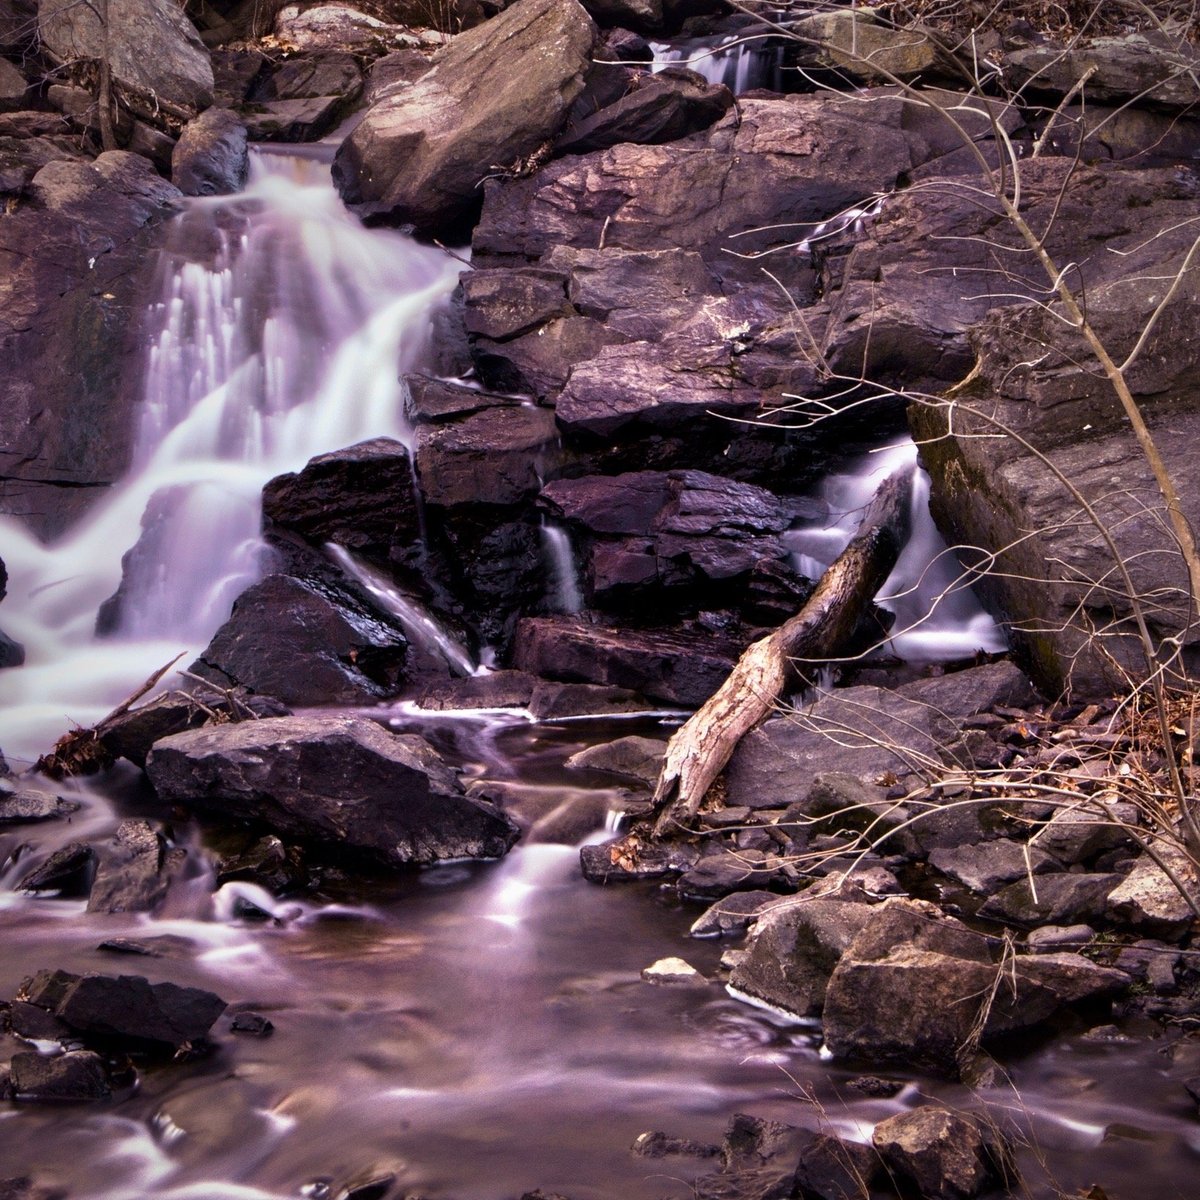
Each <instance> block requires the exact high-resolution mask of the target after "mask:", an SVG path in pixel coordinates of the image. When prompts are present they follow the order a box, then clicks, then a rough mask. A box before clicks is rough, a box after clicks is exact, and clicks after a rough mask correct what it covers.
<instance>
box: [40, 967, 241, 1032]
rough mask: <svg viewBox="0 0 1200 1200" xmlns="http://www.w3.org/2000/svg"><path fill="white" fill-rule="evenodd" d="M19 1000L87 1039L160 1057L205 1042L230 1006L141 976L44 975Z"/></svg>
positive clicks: (212, 996)
mask: <svg viewBox="0 0 1200 1200" xmlns="http://www.w3.org/2000/svg"><path fill="white" fill-rule="evenodd" d="M17 999H18V1000H23V1001H25V1002H27V1003H29V1004H33V1005H35V1006H37V1007H38V1008H44V1009H46V1010H47V1011H49V1012H52V1013H53V1014H54V1015H55V1016H56V1017H58V1018H59V1020H61V1021H63V1022H65V1023H66V1024H67V1025H69V1026H70V1027H71V1028H72V1029H73V1030H75V1031H76V1032H77V1033H80V1034H83V1035H84V1036H85V1037H93V1038H98V1039H103V1040H108V1039H118V1040H120V1041H121V1042H124V1043H128V1044H131V1046H133V1047H154V1048H155V1049H156V1050H157V1051H159V1052H162V1051H163V1050H164V1049H170V1050H177V1049H179V1048H180V1047H182V1046H184V1045H185V1044H187V1043H189V1042H195V1041H199V1040H200V1039H201V1038H203V1037H205V1036H206V1035H207V1033H208V1031H209V1030H210V1029H211V1028H212V1024H213V1022H214V1021H215V1020H216V1019H217V1018H218V1017H219V1016H220V1015H221V1013H223V1012H224V1011H225V1001H224V1000H222V999H221V997H220V996H217V995H215V994H214V993H213V992H208V991H204V990H203V989H202V988H194V987H180V986H179V985H178V984H176V983H154V984H152V983H151V982H150V981H149V980H148V979H146V978H145V977H144V976H141V975H95V974H88V975H73V974H71V973H70V972H69V971H39V972H38V973H37V974H36V975H33V976H31V977H30V978H28V979H26V980H25V981H24V982H23V983H22V984H21V987H20V990H19V991H18V993H17Z"/></svg>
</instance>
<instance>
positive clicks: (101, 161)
mask: <svg viewBox="0 0 1200 1200" xmlns="http://www.w3.org/2000/svg"><path fill="white" fill-rule="evenodd" d="M76 11H78V12H83V11H85V8H84V6H78V7H77V9H76ZM39 115H40V114H39ZM56 157H62V156H61V155H58V156H56ZM179 198H180V193H179V192H178V190H177V189H176V188H174V187H172V186H171V185H170V184H169V183H166V182H165V181H164V180H163V179H161V178H160V177H159V176H158V175H157V174H156V173H155V171H154V169H153V167H151V165H150V164H149V163H148V162H147V161H146V160H145V159H144V158H141V157H139V156H138V155H136V154H130V153H128V152H126V151H111V152H110V153H107V154H102V155H100V157H99V158H97V159H96V160H95V162H93V163H83V162H72V161H54V162H50V163H49V164H48V165H46V166H44V167H42V168H41V169H40V170H39V171H38V172H37V174H36V175H35V176H34V178H33V181H32V184H31V185H30V189H29V194H28V197H27V199H25V200H24V201H23V202H21V203H19V204H17V205H16V207H15V209H14V210H13V211H11V212H9V213H7V214H6V215H5V217H4V222H3V231H2V232H0V307H2V308H3V311H4V313H5V323H4V329H3V331H2V332H0V380H2V382H0V398H2V403H0V445H2V446H3V448H4V456H3V459H2V463H3V468H4V469H3V471H2V472H0V474H3V475H4V476H5V478H4V480H3V481H0V509H2V510H3V511H5V512H11V513H20V514H27V519H28V520H29V522H30V524H31V525H32V526H33V527H34V528H35V529H36V530H37V531H38V533H40V534H42V535H43V536H49V535H51V534H53V533H56V532H58V531H60V530H61V529H62V528H63V527H64V526H65V525H66V524H67V523H68V522H69V521H70V520H71V518H72V517H73V516H75V515H78V513H79V512H81V511H82V510H83V508H84V507H85V506H86V504H87V503H88V500H89V499H90V498H92V497H94V496H95V495H96V494H97V490H98V489H100V488H103V487H104V486H105V485H106V484H108V483H109V482H111V481H112V480H113V479H115V478H116V476H117V475H118V474H119V473H120V471H121V470H122V468H123V467H124V465H125V464H126V462H127V461H128V457H129V439H130V431H131V430H132V429H133V428H134V427H135V422H134V421H133V419H132V412H131V408H132V403H133V400H134V398H135V393H134V392H133V390H132V389H131V388H130V387H129V386H128V384H127V381H126V377H125V369H126V366H127V364H128V363H130V362H135V361H137V354H136V352H135V347H136V342H137V330H138V326H139V316H140V313H141V312H142V306H143V303H144V299H145V291H144V289H145V283H146V277H145V274H144V272H146V271H147V270H148V269H149V268H150V266H151V265H152V262H153V255H152V254H151V253H150V252H151V250H152V249H153V248H154V246H155V245H156V242H157V232H156V230H155V228H154V227H155V226H156V225H157V224H158V223H159V222H160V221H162V220H163V218H164V217H166V216H168V215H169V214H170V213H171V212H173V211H174V209H175V207H176V205H177V203H178V201H179Z"/></svg>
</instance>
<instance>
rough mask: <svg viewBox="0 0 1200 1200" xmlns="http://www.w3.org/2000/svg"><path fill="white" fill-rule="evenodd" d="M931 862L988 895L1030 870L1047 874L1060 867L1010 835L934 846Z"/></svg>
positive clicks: (967, 885)
mask: <svg viewBox="0 0 1200 1200" xmlns="http://www.w3.org/2000/svg"><path fill="white" fill-rule="evenodd" d="M1026 855H1028V858H1026ZM929 864H930V866H932V867H936V868H937V870H939V871H941V873H942V874H943V875H948V876H949V877H950V878H951V879H957V880H958V882H959V883H961V884H962V885H963V886H964V887H968V888H970V889H971V890H972V891H973V892H980V893H982V894H983V895H985V896H990V895H991V894H992V893H993V892H995V891H997V890H998V889H1000V888H1002V887H1003V886H1004V885H1005V884H1006V883H1012V882H1013V880H1014V879H1021V878H1023V877H1024V876H1025V875H1026V874H1027V873H1032V874H1034V875H1044V874H1045V873H1046V872H1047V871H1053V870H1056V869H1057V864H1056V863H1055V861H1054V859H1052V858H1051V857H1050V855H1048V854H1047V853H1045V851H1043V850H1039V849H1038V848H1037V847H1036V846H1029V847H1026V846H1023V845H1021V844H1020V843H1019V842H1013V841H1009V840H1008V839H1007V838H1000V839H998V840H997V841H992V842H979V843H977V844H976V845H974V846H954V847H951V848H947V849H937V850H933V851H932V852H931V853H930V855H929Z"/></svg>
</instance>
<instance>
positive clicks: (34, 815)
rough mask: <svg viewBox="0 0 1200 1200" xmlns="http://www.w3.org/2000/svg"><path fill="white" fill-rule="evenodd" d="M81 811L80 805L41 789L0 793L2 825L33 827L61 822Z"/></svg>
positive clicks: (18, 789)
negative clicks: (41, 823) (41, 822)
mask: <svg viewBox="0 0 1200 1200" xmlns="http://www.w3.org/2000/svg"><path fill="white" fill-rule="evenodd" d="M78 811H79V804H78V803H77V802H76V801H74V800H67V799H66V798H65V797H63V796H56V795H55V794H54V793H53V792H44V791H42V790H41V789H39V788H16V789H15V790H14V791H11V792H0V825H32V824H36V823H38V822H40V821H60V820H62V819H63V818H64V817H69V816H70V815H71V814H72V813H76V812H78Z"/></svg>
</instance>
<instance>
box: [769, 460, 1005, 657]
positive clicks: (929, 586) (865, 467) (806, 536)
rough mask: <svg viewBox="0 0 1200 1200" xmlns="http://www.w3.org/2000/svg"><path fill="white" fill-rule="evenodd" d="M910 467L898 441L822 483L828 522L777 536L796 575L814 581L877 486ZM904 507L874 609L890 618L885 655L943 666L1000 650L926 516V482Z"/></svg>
mask: <svg viewBox="0 0 1200 1200" xmlns="http://www.w3.org/2000/svg"><path fill="white" fill-rule="evenodd" d="M916 461H917V448H916V446H915V445H914V444H913V443H912V442H911V441H904V442H901V443H900V444H898V445H895V446H891V447H888V448H887V449H885V450H881V451H879V452H877V453H874V454H868V455H865V456H864V457H863V458H862V459H861V460H860V461H858V462H857V463H853V464H851V466H850V468H849V469H848V470H846V471H844V472H839V473H835V474H831V475H829V476H827V477H826V478H825V479H824V480H823V481H822V484H821V488H820V492H819V495H820V498H821V499H822V500H823V501H824V502H825V505H826V506H827V507H828V516H827V517H824V518H822V520H821V523H820V525H817V526H813V527H810V528H805V529H794V530H791V531H790V532H789V533H787V534H785V535H784V540H785V542H786V543H787V545H788V546H789V547H790V549H791V550H792V553H793V559H794V564H795V567H796V569H797V570H798V571H799V572H800V573H801V574H802V575H807V576H809V577H810V578H813V579H816V578H819V577H820V576H821V574H822V573H823V572H824V570H825V568H826V567H828V566H829V564H830V563H831V562H833V560H834V559H835V558H837V556H838V555H839V554H841V552H842V551H843V550H844V549H845V548H846V546H847V545H848V544H849V542H850V539H851V538H852V537H853V536H854V533H855V531H856V530H857V529H858V525H859V522H860V521H861V520H862V514H863V510H864V509H865V508H866V506H867V505H868V504H869V503H870V502H871V498H872V497H873V496H874V495H875V492H876V490H877V489H878V487H879V485H880V483H882V482H883V480H884V479H886V478H887V477H888V476H889V475H891V474H893V473H894V472H896V471H898V470H900V469H901V468H902V467H905V466H910V465H914V464H915V463H916ZM910 505H911V508H910V520H911V532H910V534H909V538H908V542H907V543H906V545H905V547H904V550H903V551H902V552H901V554H900V558H899V561H898V562H897V563H896V566H895V569H894V570H893V571H892V573H891V575H889V576H888V579H887V581H886V582H885V583H884V585H883V587H882V588H881V589H880V591H879V597H878V603H879V605H880V607H882V608H886V609H887V610H888V611H889V612H893V613H895V614H896V622H895V624H894V626H893V627H892V634H891V637H890V638H889V641H888V645H889V647H890V648H891V649H892V650H893V651H894V652H895V653H896V654H897V655H899V656H900V657H901V658H904V659H906V660H908V661H912V662H946V661H951V660H954V659H961V658H967V657H969V656H970V655H972V654H974V653H975V651H977V650H984V651H987V652H989V653H995V652H999V651H1002V650H1005V649H1006V648H1007V646H1006V644H1005V641H1004V636H1003V634H1002V633H1001V632H1000V630H999V629H998V628H997V626H996V624H995V622H994V621H993V620H992V619H991V617H989V616H988V615H987V613H985V612H984V611H983V608H982V607H981V606H980V604H979V601H978V600H976V598H975V596H974V594H973V593H972V592H971V590H970V587H969V586H968V584H969V578H968V576H967V574H966V573H965V572H964V571H963V568H962V566H961V564H960V563H959V561H958V559H957V558H956V557H955V556H954V554H953V552H952V551H951V550H949V549H948V547H947V546H946V543H945V541H944V540H943V539H942V536H941V534H940V533H938V531H937V527H936V526H935V525H934V523H933V518H932V517H931V516H930V515H929V476H928V475H926V474H925V472H924V471H922V470H920V469H918V470H917V472H916V474H915V476H914V480H913V489H912V497H911V500H910Z"/></svg>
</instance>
